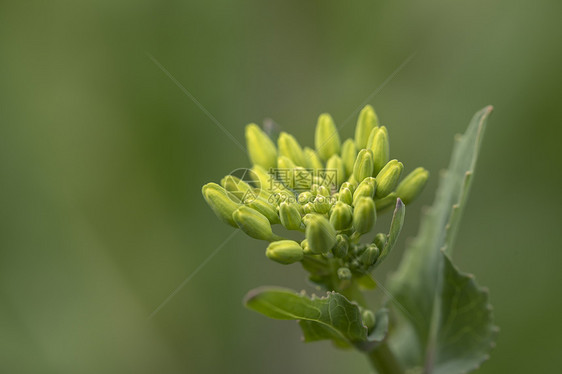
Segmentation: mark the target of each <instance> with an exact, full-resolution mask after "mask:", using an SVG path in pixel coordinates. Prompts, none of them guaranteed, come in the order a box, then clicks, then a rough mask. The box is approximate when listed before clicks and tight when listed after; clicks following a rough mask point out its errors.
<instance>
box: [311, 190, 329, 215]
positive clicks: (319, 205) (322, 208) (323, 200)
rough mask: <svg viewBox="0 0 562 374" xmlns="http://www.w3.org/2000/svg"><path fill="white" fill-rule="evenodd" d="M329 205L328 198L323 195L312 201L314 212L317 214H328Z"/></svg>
mask: <svg viewBox="0 0 562 374" xmlns="http://www.w3.org/2000/svg"><path fill="white" fill-rule="evenodd" d="M330 208H331V205H330V200H329V198H328V197H326V196H323V195H318V196H316V198H315V199H314V210H315V211H317V212H318V213H322V214H325V213H328V212H329V211H330Z"/></svg>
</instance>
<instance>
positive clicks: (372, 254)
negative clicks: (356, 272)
mask: <svg viewBox="0 0 562 374" xmlns="http://www.w3.org/2000/svg"><path fill="white" fill-rule="evenodd" d="M379 255H380V250H379V248H378V247H377V246H376V245H374V244H371V245H369V246H367V248H366V249H365V252H363V254H362V255H361V262H362V263H363V265H365V266H371V265H373V264H374V263H375V262H376V261H377V258H379Z"/></svg>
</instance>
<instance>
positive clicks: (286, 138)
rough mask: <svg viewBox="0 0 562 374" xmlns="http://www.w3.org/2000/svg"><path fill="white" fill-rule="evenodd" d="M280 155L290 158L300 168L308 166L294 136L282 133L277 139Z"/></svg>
mask: <svg viewBox="0 0 562 374" xmlns="http://www.w3.org/2000/svg"><path fill="white" fill-rule="evenodd" d="M277 148H278V149H279V155H280V156H285V157H287V158H289V159H290V160H291V161H293V162H294V163H295V165H298V166H306V163H305V157H304V152H303V150H302V148H301V146H300V144H299V142H298V141H297V139H295V137H294V136H292V135H291V134H288V133H286V132H281V134H279V138H278V139H277Z"/></svg>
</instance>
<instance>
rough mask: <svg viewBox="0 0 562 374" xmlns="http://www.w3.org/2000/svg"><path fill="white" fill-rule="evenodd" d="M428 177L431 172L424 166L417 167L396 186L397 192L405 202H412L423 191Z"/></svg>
mask: <svg viewBox="0 0 562 374" xmlns="http://www.w3.org/2000/svg"><path fill="white" fill-rule="evenodd" d="M428 177H429V172H428V171H427V170H425V169H424V168H417V169H415V170H414V171H412V172H411V173H410V174H408V175H407V176H406V178H404V180H402V182H400V184H399V185H398V187H396V194H397V195H398V197H400V199H401V200H402V201H403V202H404V204H409V203H411V202H412V200H414V199H415V198H416V197H417V196H418V195H419V194H420V193H421V192H422V190H423V188H424V187H425V183H426V182H427V178H428Z"/></svg>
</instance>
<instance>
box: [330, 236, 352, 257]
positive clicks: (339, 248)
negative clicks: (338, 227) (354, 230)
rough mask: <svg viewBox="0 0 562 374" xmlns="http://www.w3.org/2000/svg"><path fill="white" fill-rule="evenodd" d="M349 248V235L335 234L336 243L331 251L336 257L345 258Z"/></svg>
mask: <svg viewBox="0 0 562 374" xmlns="http://www.w3.org/2000/svg"><path fill="white" fill-rule="evenodd" d="M348 250H349V237H348V236H347V235H343V234H340V235H337V236H336V245H335V246H334V248H332V253H333V254H334V256H335V257H337V258H345V256H347V251H348Z"/></svg>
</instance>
